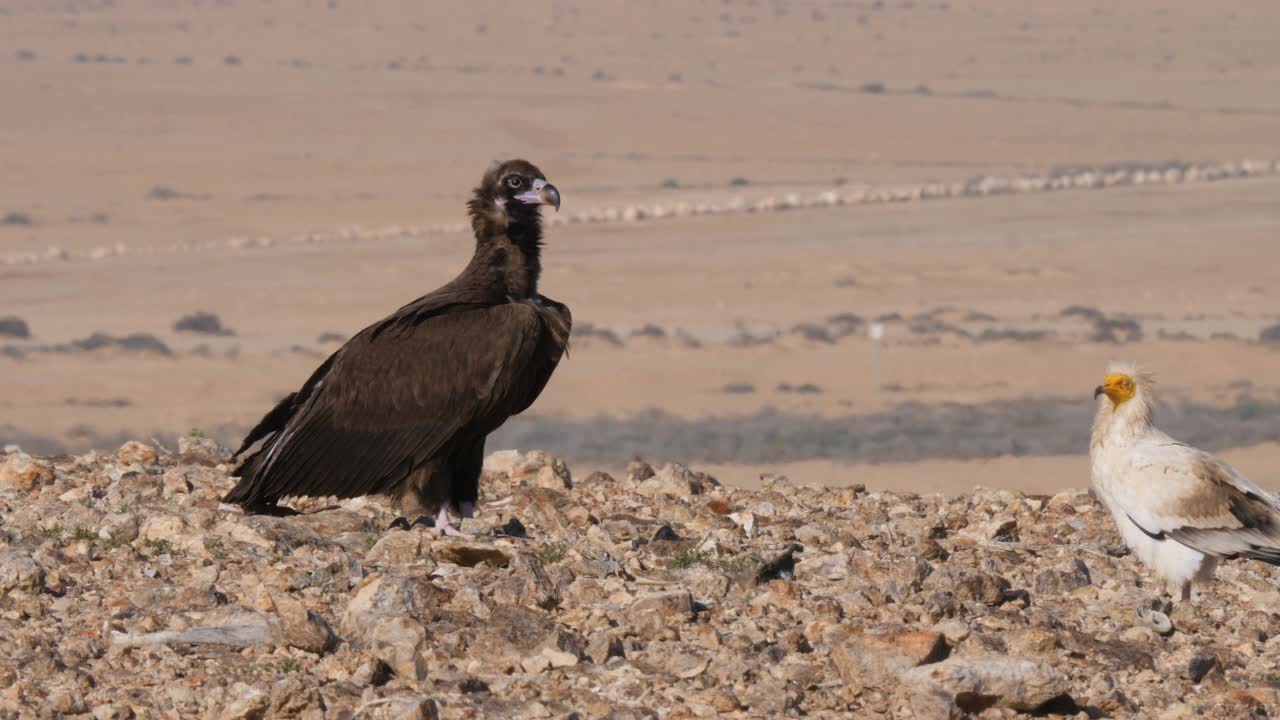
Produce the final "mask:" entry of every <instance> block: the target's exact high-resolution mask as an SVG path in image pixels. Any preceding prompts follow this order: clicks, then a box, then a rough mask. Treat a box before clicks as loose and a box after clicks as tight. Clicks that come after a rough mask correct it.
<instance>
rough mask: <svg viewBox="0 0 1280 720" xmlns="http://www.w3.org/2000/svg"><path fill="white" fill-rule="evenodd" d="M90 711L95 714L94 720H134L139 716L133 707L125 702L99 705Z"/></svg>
mask: <svg viewBox="0 0 1280 720" xmlns="http://www.w3.org/2000/svg"><path fill="white" fill-rule="evenodd" d="M90 713H91V714H92V715H93V720H133V718H135V717H137V716H136V715H134V713H133V708H131V707H129V706H128V705H126V704H125V703H108V704H106V705H97V706H95V707H94V708H93V709H92V710H91V711H90Z"/></svg>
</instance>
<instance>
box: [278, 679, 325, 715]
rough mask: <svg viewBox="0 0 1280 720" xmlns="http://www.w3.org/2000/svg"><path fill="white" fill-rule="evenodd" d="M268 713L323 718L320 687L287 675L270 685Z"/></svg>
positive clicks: (322, 701) (323, 709)
mask: <svg viewBox="0 0 1280 720" xmlns="http://www.w3.org/2000/svg"><path fill="white" fill-rule="evenodd" d="M269 703H270V705H269V707H270V709H269V711H268V712H269V715H270V717H272V718H299V719H300V720H303V719H305V720H324V717H325V705H324V697H323V696H322V695H321V694H320V688H318V687H316V686H314V685H308V684H307V683H305V682H303V681H302V680H301V679H300V678H297V677H289V678H285V679H283V680H277V681H276V682H275V683H273V684H272V685H271V694H270V700H269Z"/></svg>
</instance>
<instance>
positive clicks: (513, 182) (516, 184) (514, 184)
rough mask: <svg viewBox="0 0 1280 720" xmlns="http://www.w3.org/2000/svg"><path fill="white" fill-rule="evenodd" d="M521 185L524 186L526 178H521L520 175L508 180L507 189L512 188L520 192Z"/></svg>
mask: <svg viewBox="0 0 1280 720" xmlns="http://www.w3.org/2000/svg"><path fill="white" fill-rule="evenodd" d="M521 185H524V178H522V177H520V176H519V175H512V176H511V177H509V178H507V187H510V188H512V189H515V190H519V189H520V186H521Z"/></svg>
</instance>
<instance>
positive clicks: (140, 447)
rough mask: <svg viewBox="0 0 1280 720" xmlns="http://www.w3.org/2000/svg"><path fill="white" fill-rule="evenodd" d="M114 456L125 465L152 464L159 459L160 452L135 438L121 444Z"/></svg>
mask: <svg viewBox="0 0 1280 720" xmlns="http://www.w3.org/2000/svg"><path fill="white" fill-rule="evenodd" d="M116 456H117V457H119V458H120V462H122V463H124V464H125V465H154V464H155V463H156V461H158V460H159V459H160V453H158V452H156V449H155V448H153V447H151V446H150V445H147V444H145V443H141V442H138V441H137V440H130V441H129V442H127V443H125V444H124V445H121V446H120V451H119V452H118V453H116Z"/></svg>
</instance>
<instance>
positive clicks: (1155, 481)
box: [1112, 440, 1280, 564]
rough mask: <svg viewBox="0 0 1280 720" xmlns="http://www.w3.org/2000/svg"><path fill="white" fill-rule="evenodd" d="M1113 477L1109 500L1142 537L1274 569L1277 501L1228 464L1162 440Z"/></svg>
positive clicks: (1279, 530) (1139, 451) (1278, 552)
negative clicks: (1270, 565) (1260, 562)
mask: <svg viewBox="0 0 1280 720" xmlns="http://www.w3.org/2000/svg"><path fill="white" fill-rule="evenodd" d="M1119 476H1120V477H1123V478H1124V481H1123V482H1121V483H1118V484H1117V486H1116V487H1114V488H1113V493H1112V495H1113V499H1114V501H1115V502H1116V503H1117V504H1119V505H1120V509H1121V510H1122V511H1123V512H1125V513H1126V514H1127V515H1128V516H1129V519H1131V520H1132V521H1133V522H1134V523H1135V524H1136V525H1137V526H1138V527H1139V528H1141V529H1142V531H1143V532H1145V533H1146V534H1147V535H1149V536H1151V537H1153V538H1157V539H1163V538H1165V537H1168V538H1170V539H1173V540H1176V541H1177V542H1180V543H1182V544H1184V545H1187V546H1189V547H1192V548H1195V549H1196V550H1199V551H1200V552H1202V553H1205V554H1207V555H1213V556H1217V557H1247V558H1253V559H1255V560H1263V561H1265V562H1269V563H1273V564H1280V503H1277V501H1276V500H1275V498H1273V497H1271V496H1270V495H1269V494H1268V493H1267V492H1266V491H1265V490H1263V489H1262V488H1260V487H1258V486H1257V485H1255V484H1254V483H1252V482H1250V481H1249V479H1248V478H1246V477H1245V476H1244V475H1242V474H1240V472H1239V471H1238V470H1236V469H1235V468H1233V467H1231V466H1230V465H1228V464H1227V463H1225V462H1222V461H1221V460H1219V459H1217V458H1215V457H1214V456H1212V455H1210V454H1208V453H1206V452H1203V451H1201V450H1198V449H1196V448H1193V447H1190V446H1189V445H1185V444H1183V443H1177V442H1170V441H1167V440H1165V441H1163V442H1150V443H1145V444H1142V445H1140V446H1139V447H1138V448H1136V449H1135V451H1134V452H1133V453H1132V454H1131V456H1130V459H1129V461H1128V463H1127V465H1126V467H1124V468H1122V469H1121V472H1120V473H1119Z"/></svg>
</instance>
